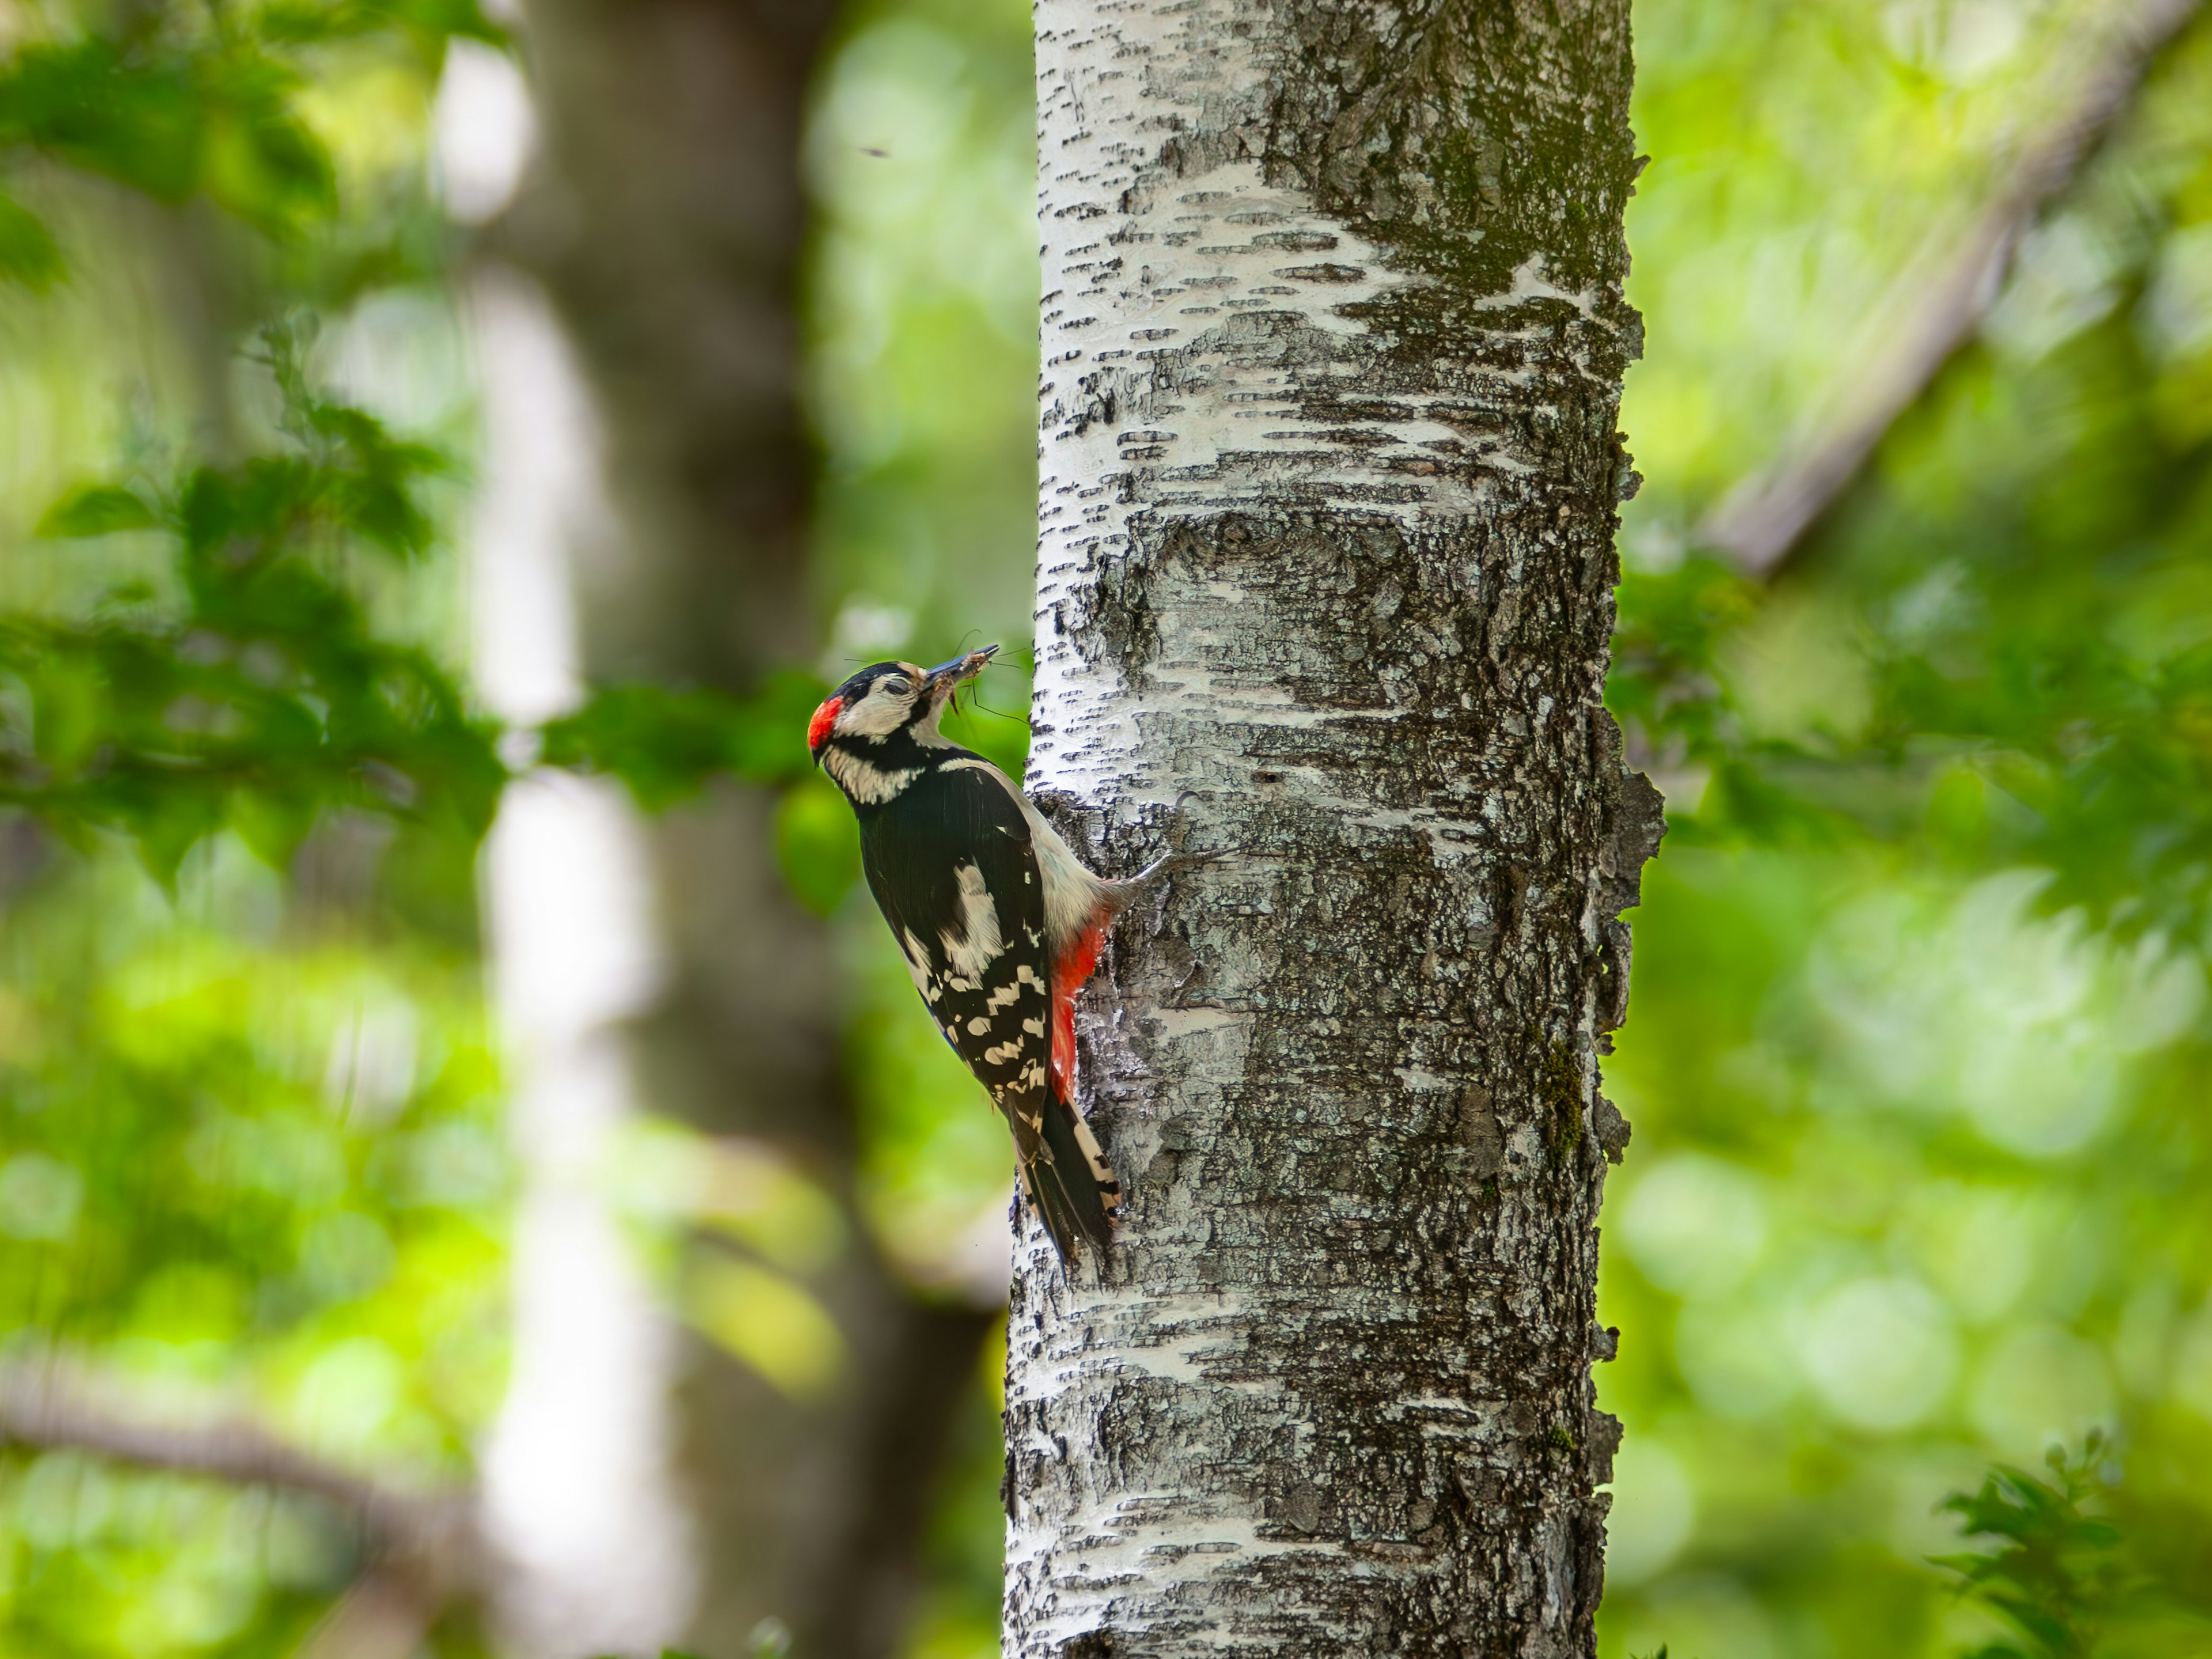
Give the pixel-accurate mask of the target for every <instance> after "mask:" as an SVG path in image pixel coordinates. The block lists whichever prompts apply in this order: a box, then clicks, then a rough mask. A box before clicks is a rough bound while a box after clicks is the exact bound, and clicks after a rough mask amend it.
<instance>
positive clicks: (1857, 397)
mask: <svg viewBox="0 0 2212 1659" xmlns="http://www.w3.org/2000/svg"><path fill="white" fill-rule="evenodd" d="M2201 9H2203V0H2140V3H2138V4H2136V5H2135V6H2134V7H2132V8H2131V9H2129V10H2126V11H2124V12H2123V13H2122V14H2121V15H2119V16H2118V18H2117V19H2116V21H2113V22H2112V23H2110V24H2109V25H2107V26H2106V27H2103V28H2101V29H2099V30H2097V31H2096V32H2095V36H2096V38H2095V39H2094V40H2093V41H2092V42H2090V43H2088V45H2089V48H2090V49H2089V51H2088V52H2087V54H2086V55H2087V57H2088V58H2089V59H2090V68H2089V70H2088V71H2087V74H2085V75H2084V76H2082V77H2081V82H2080V85H2079V87H2078V88H2077V89H2076V92H2075V96H2074V99H2073V102H2072V105H2071V107H2069V109H2068V110H2067V112H2066V113H2065V114H2064V115H2063V117H2062V118H2060V119H2059V120H2057V121H2056V122H2054V123H2053V124H2052V125H2051V126H2049V127H2047V128H2045V130H2044V131H2042V132H2040V133H2039V134H2036V135H2034V136H2033V137H2031V138H2030V139H2029V140H2028V141H2027V143H2025V144H2023V145H2022V146H2021V149H2019V150H2018V151H2017V152H2016V153H2015V155H2014V156H2013V158H2012V160H2011V162H2010V164H2009V166H2008V167H2007V168H2006V169H2005V171H2004V172H2003V173H2002V177H2001V179H2000V181H1999V183H1998V185H1997V188H1996V191H1994V192H1993V193H1992V194H1991V196H1990V199H1989V201H1988V203H1987V204H1986V205H1985V206H1984V208H1983V210H1982V211H1981V213H1980V214H1979V216H1978V217H1976V218H1975V219H1974V220H1973V221H1972V222H1971V223H1970V224H1969V225H1968V227H1967V228H1966V232H1965V234H1963V235H1961V236H1960V238H1959V239H1958V240H1956V241H1955V242H1954V243H1952V244H1951V245H1950V246H1949V247H1948V249H1946V250H1945V251H1944V252H1942V253H1940V254H1939V255H1937V256H1936V257H1935V258H1931V259H1926V260H1922V261H1917V262H1916V263H1915V265H1914V267H1913V269H1912V270H1910V271H1908V272H1907V273H1906V275H1905V277H1904V278H1902V279H1901V280H1900V281H1899V283H1898V284H1897V286H1896V287H1895V288H1894V289H1893V290H1892V293H1891V295H1890V297H1889V298H1888V299H1887V300H1886V301H1884V303H1883V305H1882V307H1881V313H1882V314H1886V315H1888V316H1890V317H1893V318H1894V319H1897V320H1896V325H1895V326H1894V327H1893V328H1891V329H1888V330H1885V331H1884V332H1885V333H1886V335H1887V347H1886V349H1885V350H1883V351H1882V352H1881V354H1880V355H1879V356H1876V358H1875V361H1874V362H1873V364H1872V366H1871V368H1869V370H1868V371H1867V372H1866V373H1865V374H1860V375H1858V376H1857V377H1856V378H1854V379H1853V380H1852V381H1851V383H1850V386H1848V388H1846V389H1845V390H1844V391H1843V392H1842V393H1841V394H1840V395H1839V396H1838V397H1836V398H1832V399H1830V400H1829V404H1828V413H1827V415H1826V416H1825V417H1815V419H1814V421H1813V422H1810V423H1808V426H1807V428H1804V429H1803V430H1802V431H1801V433H1800V434H1799V435H1798V437H1797V438H1796V440H1795V441H1792V442H1791V443H1790V445H1789V446H1788V447H1785V449H1784V451H1783V453H1782V454H1781V455H1780V456H1779V457H1778V458H1777V459H1775V460H1774V461H1773V462H1771V464H1770V465H1767V466H1766V467H1765V468H1764V469H1762V470H1761V471H1759V472H1756V473H1753V475H1752V476H1751V477H1748V478H1747V479H1745V480H1744V481H1743V482H1742V483H1740V484H1738V485H1737V486H1736V487H1735V489H1733V490H1731V491H1730V492H1729V495H1728V496H1727V498H1726V499H1725V500H1723V501H1722V502H1721V504H1720V506H1719V507H1717V508H1716V509H1714V511H1713V513H1712V514H1711V517H1709V518H1708V519H1707V520H1705V525H1704V526H1703V527H1702V529H1701V530H1700V532H1699V538H1700V539H1701V540H1702V541H1703V542H1705V544H1707V545H1708V546H1711V547H1714V548H1717V549H1718V550H1720V551H1722V552H1723V553H1725V554H1727V555H1728V556H1729V558H1730V559H1732V560H1733V561H1734V562H1735V564H1736V566H1737V567H1738V568H1740V569H1741V570H1743V571H1744V572H1746V573H1747V574H1750V575H1753V576H1771V575H1772V574H1774V573H1775V572H1776V571H1778V570H1779V569H1780V568H1782V567H1783V566H1784V564H1785V563H1787V562H1788V561H1789V560H1790V556H1791V555H1792V554H1793V553H1794V552H1795V551H1796V549H1797V548H1798V546H1799V545H1800V544H1801V543H1802V541H1803V539H1804V537H1805V532H1807V531H1808V530H1809V529H1810V528H1811V527H1812V526H1813V525H1814V523H1816V522H1817V521H1818V520H1820V518H1821V516H1822V515H1823V514H1825V513H1826V512H1827V510H1828V509H1829V507H1832V505H1833V504H1834V502H1835V501H1836V499H1837V497H1838V496H1839V495H1841V494H1842V493H1843V491H1844V488H1845V487H1846V486H1847V485H1849V484H1850V482H1851V480H1852V479H1853V478H1854V477H1857V475H1858V472H1859V470H1860V469H1861V468H1862V467H1863V466H1864V465H1866V461H1867V458H1868V457H1869V456H1870V455H1872V454H1873V453H1874V451H1875V447H1876V446H1877V445H1878V444H1880V443H1881V441H1882V438H1883V437H1884V435H1887V433H1888V431H1889V429H1890V428H1891V427H1892V426H1893V424H1895V422H1896V421H1897V419H1898V417H1899V416H1901V415H1903V414H1904V413H1905V410H1908V409H1910V408H1911V406H1912V405H1913V404H1915V403H1916V402H1917V401H1918V399H1919V398H1920V397H1921V395H1922V393H1923V392H1925V391H1926V390H1927V389H1928V387H1929V385H1930V384H1931V383H1932V382H1933V381H1934V380H1935V379H1936V375H1937V374H1939V373H1940V372H1941V371H1942V368H1943V366H1944V365H1945V364H1946V363H1948V362H1950V361H1951V359H1952V357H1953V356H1955V355H1956V354H1957V352H1958V351H1959V349H1960V347H1961V346H1963V345H1964V344H1966V342H1967V340H1968V339H1969V338H1971V337H1972V334H1973V332H1974V330H1975V328H1976V327H1977V326H1978V325H1979V323H1980V322H1981V319H1982V318H1983V316H1984V313H1987V311H1988V310H1989V307H1990V305H1991V304H1992V303H1993V302H1994V301H1995V300H1996V296H1997V294H1998V292H1999V291H2000V289H2001V288H2002V284H2003V280H2004V277H2005V276H2006V274H2007V272H2008V269H2009V267H2010V265H2011V263H2012V258H2013V255H2014V253H2015V251H2016V250H2017V249H2018V247H2019V246H2020V242H2021V238H2022V236H2024V235H2025V234H2027V231H2028V230H2029V229H2030V228H2032V227H2033V225H2034V223H2035V222H2036V220H2037V219H2038V218H2039V217H2040V216H2042V214H2043V211H2044V210H2045V209H2046V208H2047V207H2049V206H2050V204H2051V203H2052V202H2053V201H2054V200H2056V199H2057V197H2058V196H2059V195H2060V194H2061V193H2062V192H2063V191H2064V190H2065V189H2066V187H2067V186H2068V185H2069V184H2071V183H2072V182H2073V180H2074V179H2075V176H2076V175H2077V174H2078V173H2080V172H2081V167H2082V166H2083V165H2084V164H2085V163H2086V162H2087V161H2088V159H2089V158H2090V157H2091V156H2092V155H2094V154H2095V153H2096V152H2097V150H2098V149H2099V147H2100V145H2101V144H2102V143H2103V142H2104V140H2105V138H2106V136H2107V135H2109V134H2110V133H2111V131H2112V129H2113V127H2114V126H2116V125H2118V122H2119V119H2120V118H2121V117H2122V116H2123V115H2124V114H2125V113H2126V112H2127V111H2128V110H2129V108H2130V106H2132V105H2133V104H2134V102H2135V96H2136V92H2137V90H2138V89H2139V88H2141V87H2142V83H2143V81H2144V79H2145V77H2146V76H2148V73H2149V71H2150V69H2151V66H2152V65H2153V64H2154V63H2155V62H2156V61H2157V59H2158V58H2159V56H2160V53H2161V52H2163V51H2164V50H2165V48H2166V46H2168V45H2170V44H2171V43H2172V41H2173V40H2174V39H2175V38H2176V37H2177V36H2178V35H2179V34H2180V33H2181V31H2182V30H2183V29H2184V28H2185V27H2187V25H2188V24H2189V22H2190V21H2191V19H2192V18H2194V17H2195V16H2196V15H2197V13H2198V12H2199V11H2200V10H2201ZM1931 270H1932V274H1931Z"/></svg>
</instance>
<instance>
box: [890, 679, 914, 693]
mask: <svg viewBox="0 0 2212 1659" xmlns="http://www.w3.org/2000/svg"><path fill="white" fill-rule="evenodd" d="M883 687H884V690H886V691H888V692H890V694H891V696H895V697H902V696H906V694H907V693H908V692H909V691H911V690H914V688H913V687H912V686H910V685H908V684H907V683H906V682H905V681H904V680H885V681H884V683H883Z"/></svg>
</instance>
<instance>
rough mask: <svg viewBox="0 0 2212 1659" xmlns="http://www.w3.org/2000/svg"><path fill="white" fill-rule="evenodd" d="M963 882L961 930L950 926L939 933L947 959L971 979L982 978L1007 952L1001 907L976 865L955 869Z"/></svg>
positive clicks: (955, 872) (955, 873)
mask: <svg viewBox="0 0 2212 1659" xmlns="http://www.w3.org/2000/svg"><path fill="white" fill-rule="evenodd" d="M953 874H954V875H955V876H956V877H957V878H959V882H960V931H959V932H958V933H954V932H953V930H952V929H951V928H950V927H947V928H945V929H943V930H942V931H940V932H939V934H938V935H937V937H938V939H939V942H940V943H941V944H943V945H944V946H945V960H946V961H948V962H949V963H951V964H952V966H953V967H954V968H955V969H957V970H958V971H959V972H960V973H961V974H962V975H963V976H965V977H966V978H968V979H970V980H975V981H981V979H982V977H983V970H984V969H986V968H987V967H989V966H990V964H991V963H994V962H995V961H996V960H998V958H999V957H1000V956H1002V955H1004V954H1005V953H1006V942H1005V941H1004V940H1003V939H1000V936H999V906H998V902H997V901H996V900H995V899H994V898H993V897H992V896H991V890H990V889H989V888H987V887H986V886H985V885H984V884H983V872H982V871H981V870H980V869H978V868H977V867H976V866H975V865H973V864H963V865H962V866H959V868H958V869H957V870H955V871H954V872H953Z"/></svg>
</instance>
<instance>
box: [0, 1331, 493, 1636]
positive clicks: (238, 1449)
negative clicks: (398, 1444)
mask: <svg viewBox="0 0 2212 1659" xmlns="http://www.w3.org/2000/svg"><path fill="white" fill-rule="evenodd" d="M0 1441H7V1442H13V1443H15V1444H17V1445H23V1446H36V1447H40V1448H46V1449H64V1448H66V1449H70V1450H75V1451H82V1452H89V1453H91V1454H92V1455H94V1456H96V1457H101V1458H107V1459H112V1460H113V1461H114V1462H118V1463H130V1464H133V1465H136V1466H137V1468H142V1469H152V1470H159V1471H162V1472H165V1473H169V1474H191V1475H202V1476H205V1477H207V1478H208V1479H210V1480H222V1481H227V1482H228V1483H230V1484H232V1485H234V1486H276V1487H281V1488H283V1489H284V1490H286V1491H288V1492H307V1493H311V1494H312V1495H313V1496H315V1497H317V1498H322V1499H324V1500H325V1501H326V1502H328V1503H330V1504H333V1505H335V1506H336V1507H337V1508H338V1509H340V1510H343V1511H344V1512H345V1513H346V1514H347V1515H348V1516H350V1517H352V1518H353V1519H354V1520H355V1521H356V1522H357V1523H358V1524H359V1526H360V1527H361V1529H362V1534H363V1537H364V1543H365V1546H366V1551H367V1554H368V1560H367V1563H366V1565H364V1567H363V1568H362V1572H361V1575H360V1576H359V1577H357V1578H356V1580H355V1581H354V1583H353V1584H352V1586H351V1587H350V1588H349V1589H348V1590H347V1591H346V1593H345V1594H344V1595H343V1596H342V1597H341V1598H340V1599H339V1601H337V1605H336V1606H335V1607H332V1609H331V1613H329V1615H328V1616H327V1617H325V1619H324V1620H322V1622H321V1623H320V1624H319V1625H318V1626H316V1627H315V1629H314V1631H313V1632H312V1633H311V1634H310V1635H309V1636H308V1638H307V1642H306V1643H305V1644H303V1645H302V1646H301V1650H300V1653H301V1659H404V1656H406V1655H408V1654H410V1653H412V1652H414V1651H415V1650H416V1647H417V1646H419V1645H420V1644H421V1641H422V1635H423V1633H424V1632H426V1631H427V1630H428V1628H429V1626H430V1625H431V1624H432V1622H433V1621H434V1620H435V1619H436V1617H437V1615H438V1613H439V1612H440V1611H441V1609H442V1608H443V1607H445V1605H446V1604H447V1601H450V1600H451V1599H452V1598H453V1596H454V1595H457V1594H459V1593H461V1592H462V1591H464V1590H465V1589H468V1588H470V1587H471V1586H473V1585H475V1584H476V1583H477V1582H478V1581H479V1580H480V1578H481V1577H482V1574H483V1565H484V1555H483V1549H482V1547H481V1545H480V1542H479V1541H478V1539H477V1530H476V1522H475V1518H474V1510H475V1504H474V1500H473V1498H472V1497H471V1494H469V1493H468V1492H463V1491H455V1490H446V1491H437V1490H431V1491H425V1492H402V1491H398V1490H397V1489H395V1488H392V1487H390V1486H383V1485H380V1483H378V1482H376V1481H374V1480H368V1478H366V1477H365V1476H362V1475H359V1474H354V1473H353V1472H352V1471H351V1470H349V1469H344V1468H340V1467H338V1466H337V1464H335V1463H331V1462H327V1461H325V1459H323V1458H320V1457H318V1456H316V1455H314V1454H313V1453H312V1452H308V1451H306V1450H303V1449H301V1448H300V1447H298V1446H295V1445H294V1444H292V1443H290V1442H289V1441H288V1440H285V1439H283V1438H282V1437H279V1436H277V1435H275V1434H273V1433H271V1432H270V1431H269V1430H268V1429H266V1428H264V1427H263V1426H262V1425H260V1424H258V1423H256V1422H253V1421H252V1420H251V1419H247V1418H245V1417H241V1416H239V1415H237V1414H235V1413H229V1414H220V1415H218V1414H211V1413H180V1412H179V1411H177V1410H175V1409H174V1408H173V1407H168V1406H167V1405H166V1404H165V1403H163V1402H157V1401H152V1400H149V1399H148V1398H147V1397H146V1396H145V1395H144V1393H143V1390H140V1389H134V1388H132V1387H131V1386H129V1385H127V1384H125V1383H119V1382H118V1381H117V1380H116V1379H114V1378H112V1377H106V1376H100V1375H99V1374H97V1373H95V1372H93V1371H91V1370H87V1369H85V1368H84V1367H82V1366H81V1365H79V1364H75V1363H73V1362H71V1361H69V1360H65V1359H61V1358H53V1357H42V1358H36V1359H29V1360H19V1361H17V1362H15V1364H11V1365H8V1366H6V1367H4V1368H0Z"/></svg>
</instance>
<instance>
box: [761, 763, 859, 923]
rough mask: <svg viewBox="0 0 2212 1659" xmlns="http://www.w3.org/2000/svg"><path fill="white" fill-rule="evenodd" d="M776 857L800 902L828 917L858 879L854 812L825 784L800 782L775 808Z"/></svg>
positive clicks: (809, 780)
mask: <svg viewBox="0 0 2212 1659" xmlns="http://www.w3.org/2000/svg"><path fill="white" fill-rule="evenodd" d="M775 851H776V857H777V859H778V860H779V861H780V862H781V864H782V866H783V878H784V880H785V881H786V882H787V884H789V885H790V888H791V890H792V891H793V893H794V894H795V895H797V896H798V898H799V902H800V903H802V904H804V905H805V907H806V908H808V909H810V910H811V911H813V912H814V913H815V914H816V915H823V916H826V915H829V913H830V912H831V911H833V910H835V909H836V908H837V906H838V905H839V904H840V903H841V902H843V900H844V897H845V895H846V894H847V893H848V892H850V891H851V890H852V888H853V884H854V882H855V881H857V880H858V879H860V828H859V826H858V825H857V824H856V823H854V819H853V809H852V807H851V806H849V805H847V803H846V800H845V797H844V796H843V795H842V793H840V792H839V791H838V789H837V787H836V785H835V784H833V783H831V782H830V781H829V780H828V779H826V778H819V777H811V778H805V779H802V780H801V781H799V782H798V783H796V784H793V786H792V787H790V788H789V789H787V790H786V791H785V792H784V797H783V799H782V801H781V803H780V804H779V805H778V806H777V808H776V816H775Z"/></svg>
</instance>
